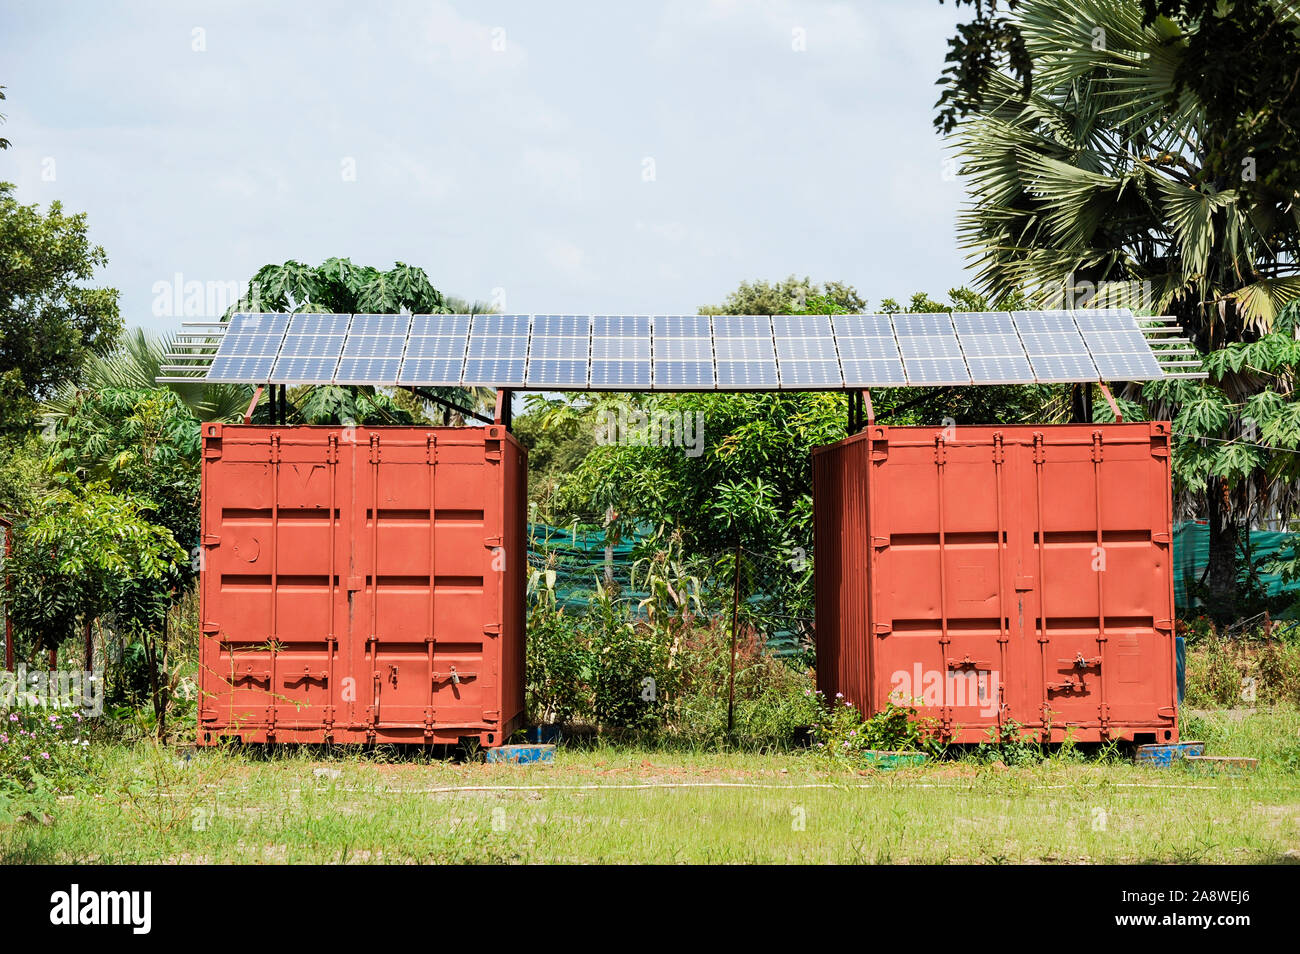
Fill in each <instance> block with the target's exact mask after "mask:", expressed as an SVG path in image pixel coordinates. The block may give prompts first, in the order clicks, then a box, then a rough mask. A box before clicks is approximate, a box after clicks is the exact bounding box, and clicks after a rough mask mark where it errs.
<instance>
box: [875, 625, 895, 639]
mask: <svg viewBox="0 0 1300 954" xmlns="http://www.w3.org/2000/svg"><path fill="white" fill-rule="evenodd" d="M893 631H894V628H893V627H892V626H891V625H890V624H889V623H877V624H876V635H877V636H880V637H885V636H888V635H889V634H890V633H892V632H893Z"/></svg>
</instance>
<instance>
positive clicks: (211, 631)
mask: <svg viewBox="0 0 1300 954" xmlns="http://www.w3.org/2000/svg"><path fill="white" fill-rule="evenodd" d="M219 632H221V624H219V623H214V622H213V621H212V620H210V619H209V620H204V621H203V635H204V636H215V635H217V633H219Z"/></svg>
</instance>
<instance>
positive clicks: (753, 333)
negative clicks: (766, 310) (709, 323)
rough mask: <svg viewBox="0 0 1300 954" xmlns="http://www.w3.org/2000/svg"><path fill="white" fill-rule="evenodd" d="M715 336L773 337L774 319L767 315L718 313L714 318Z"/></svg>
mask: <svg viewBox="0 0 1300 954" xmlns="http://www.w3.org/2000/svg"><path fill="white" fill-rule="evenodd" d="M713 337H714V338H715V339H717V338H768V339H771V337H772V319H771V318H769V317H767V315H718V316H717V317H715V318H714V319H713Z"/></svg>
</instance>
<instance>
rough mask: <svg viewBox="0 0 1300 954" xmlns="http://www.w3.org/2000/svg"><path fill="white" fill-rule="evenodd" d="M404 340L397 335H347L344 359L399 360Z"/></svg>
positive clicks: (404, 344)
mask: <svg viewBox="0 0 1300 954" xmlns="http://www.w3.org/2000/svg"><path fill="white" fill-rule="evenodd" d="M405 347H406V339H405V338H399V337H398V336H397V335H358V334H355V333H354V334H350V335H348V340H347V344H345V345H344V346H343V357H345V358H400V357H401V356H402V350H403V349H404V348H405Z"/></svg>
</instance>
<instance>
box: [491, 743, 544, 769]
mask: <svg viewBox="0 0 1300 954" xmlns="http://www.w3.org/2000/svg"><path fill="white" fill-rule="evenodd" d="M487 760H488V761H489V762H509V763H510V764H512V765H528V764H531V763H533V762H554V761H555V746H553V745H502V746H498V747H497V748H495V749H488V750H487Z"/></svg>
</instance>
